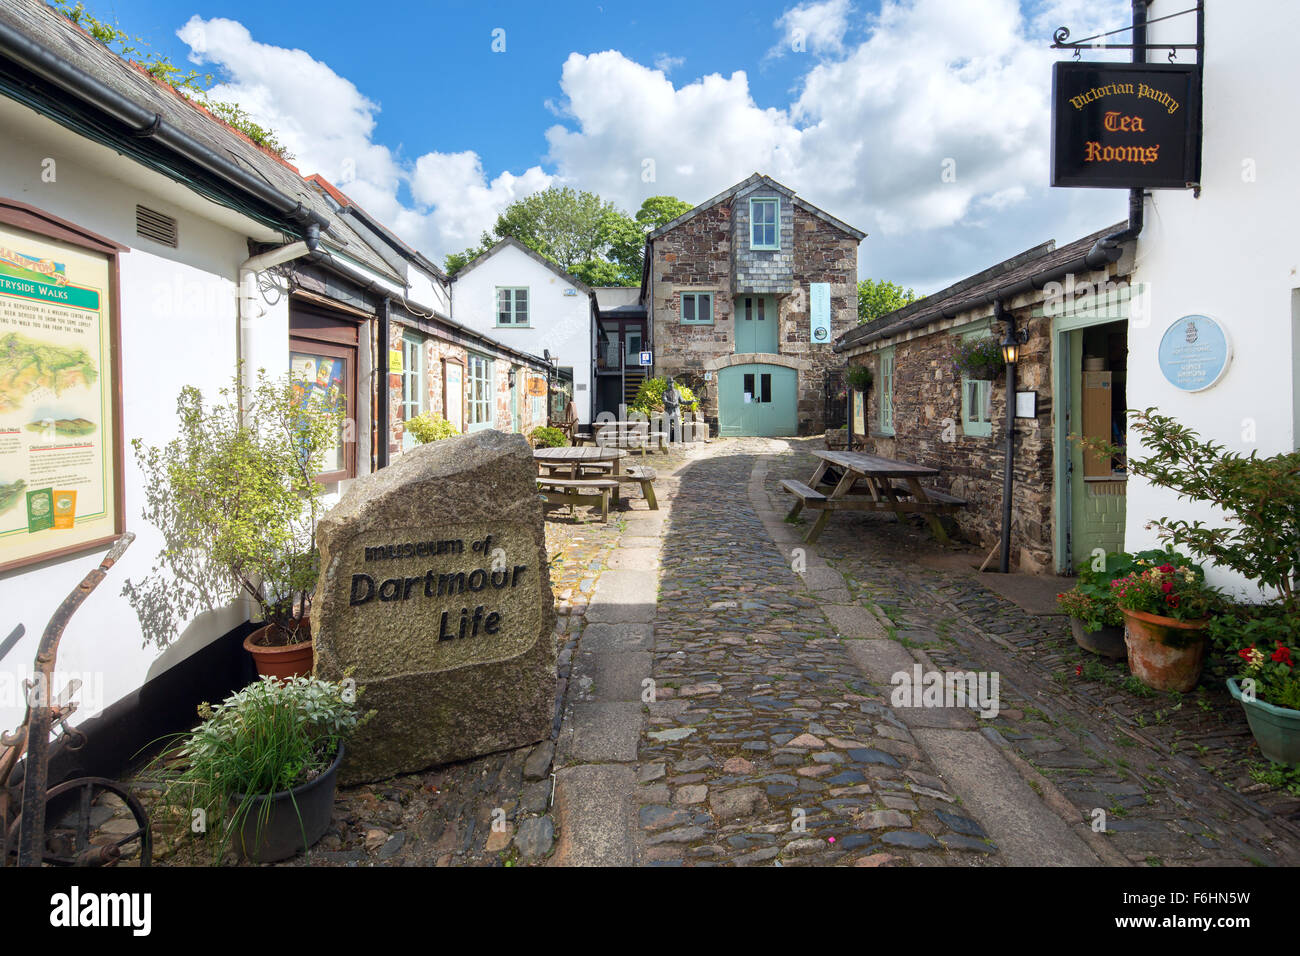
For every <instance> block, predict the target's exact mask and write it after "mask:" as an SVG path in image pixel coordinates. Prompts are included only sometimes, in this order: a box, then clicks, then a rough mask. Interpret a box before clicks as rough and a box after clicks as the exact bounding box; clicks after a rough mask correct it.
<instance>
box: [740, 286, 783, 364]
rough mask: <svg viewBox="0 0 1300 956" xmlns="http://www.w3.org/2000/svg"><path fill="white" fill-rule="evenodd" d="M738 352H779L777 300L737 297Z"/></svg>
mask: <svg viewBox="0 0 1300 956" xmlns="http://www.w3.org/2000/svg"><path fill="white" fill-rule="evenodd" d="M736 351H737V352H775V351H777V348H776V300H775V299H773V298H772V297H771V296H765V295H742V296H737V297H736Z"/></svg>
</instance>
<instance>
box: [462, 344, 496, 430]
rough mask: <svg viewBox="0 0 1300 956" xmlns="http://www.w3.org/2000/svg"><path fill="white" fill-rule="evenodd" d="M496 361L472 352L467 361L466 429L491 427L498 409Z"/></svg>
mask: <svg viewBox="0 0 1300 956" xmlns="http://www.w3.org/2000/svg"><path fill="white" fill-rule="evenodd" d="M495 364H496V363H495V362H494V361H493V360H492V359H490V358H488V357H487V356H486V355H476V354H475V353H473V352H470V353H469V354H468V355H467V356H466V362H465V366H466V367H465V430H466V431H467V432H476V431H479V430H480V429H483V428H491V427H492V423H493V419H494V418H495V414H494V413H495V411H496V404H497V400H496V391H495V389H494V388H493V381H492V367H493V366H494V365H495Z"/></svg>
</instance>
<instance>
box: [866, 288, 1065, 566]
mask: <svg viewBox="0 0 1300 956" xmlns="http://www.w3.org/2000/svg"><path fill="white" fill-rule="evenodd" d="M1016 320H1017V327H1019V328H1026V327H1027V328H1028V329H1029V330H1030V334H1029V340H1028V341H1027V342H1026V343H1025V345H1024V346H1023V347H1022V348H1021V351H1020V355H1021V361H1020V362H1019V364H1018V365H1017V382H1016V389H1017V390H1018V391H1036V392H1037V393H1038V417H1037V418H1035V419H1018V420H1017V421H1016V450H1015V458H1014V464H1013V470H1012V474H1013V476H1014V479H1015V490H1014V495H1013V498H1012V512H1011V514H1012V524H1011V563H1012V565H1013V566H1014V567H1018V568H1019V570H1021V571H1027V572H1033V573H1044V572H1050V571H1051V569H1052V568H1053V566H1054V554H1053V520H1052V512H1053V487H1054V480H1053V463H1052V391H1051V382H1052V379H1051V342H1050V325H1051V322H1050V319H1046V318H1042V317H1039V318H1031V317H1030V313H1029V310H1028V309H1025V310H1022V311H1020V312H1018V313H1017V315H1016ZM1002 330H1003V327H1002V326H1000V325H995V326H994V327H993V332H994V334H995V335H1000V334H1001V332H1002ZM958 344H959V339H958V336H957V335H954V334H952V333H951V332H949V331H947V330H944V331H938V332H934V333H931V334H928V335H922V336H919V337H917V338H914V339H911V340H909V341H905V342H900V343H898V344H897V345H896V346H895V347H894V392H893V396H894V436H893V437H887V436H884V435H882V434H880V405H879V398H880V396H879V389H880V384H881V381H880V363H879V351H874V352H869V353H867V354H865V355H862V356H858V357H855V358H854V359H852V360H851V361H852V364H864V365H867V366H869V367H870V368H871V369H872V371H873V373H874V375H875V380H874V382H873V383H872V386H871V390H870V392H869V393H868V394H867V430H868V436H869V437H868V439H867V450H868V451H869V452H872V453H874V454H879V455H884V456H886V457H889V458H901V459H903V460H905V461H913V462H917V463H918V464H922V465H929V466H932V467H935V468H939V469H940V474H939V475H938V476H937V477H936V478H933V479H927V480H923V482H922V483H923V484H925V485H927V486H929V487H934V488H938V489H940V490H943V491H947V492H949V493H951V494H954V495H957V496H958V497H960V498H964V499H965V500H966V503H967V504H966V507H965V508H964V509H962V510H961V511H959V512H958V513H957V514H956V515H955V519H956V521H957V524H958V526H959V527H960V528H961V531H962V533H963V535H965V536H966V537H967V538H969V539H971V540H973V541H976V542H978V543H979V544H980V545H981V546H983V547H984V548H992V547H993V546H994V545H995V544H996V543H997V541H998V539H999V536H1000V535H1001V528H1002V477H1003V462H1004V461H1005V456H1006V425H1007V420H1006V412H1007V403H1006V379H1005V376H1001V377H999V378H998V379H997V381H995V382H994V383H993V392H992V405H993V415H992V418H993V428H992V434H991V435H989V436H987V437H980V436H972V435H966V434H964V433H963V430H962V403H961V378H960V376H959V375H958V374H957V373H956V372H955V370H954V368H953V364H952V356H953V354H954V352H955V351H956V349H957V347H958Z"/></svg>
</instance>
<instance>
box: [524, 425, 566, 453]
mask: <svg viewBox="0 0 1300 956" xmlns="http://www.w3.org/2000/svg"><path fill="white" fill-rule="evenodd" d="M529 437H530V438H531V440H532V443H533V447H534V448H564V447H565V446H566V445H568V444H569V439H568V438H566V437H565V435H564V432H563V431H561V430H560V429H558V428H552V427H550V426H549V425H540V426H538V427H537V428H534V429H533V431H532V434H531V435H530V436H529Z"/></svg>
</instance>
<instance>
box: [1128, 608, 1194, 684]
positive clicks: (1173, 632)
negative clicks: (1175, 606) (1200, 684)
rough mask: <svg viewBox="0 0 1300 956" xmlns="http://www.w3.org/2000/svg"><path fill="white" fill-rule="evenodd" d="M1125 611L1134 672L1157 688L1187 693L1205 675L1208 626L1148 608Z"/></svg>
mask: <svg viewBox="0 0 1300 956" xmlns="http://www.w3.org/2000/svg"><path fill="white" fill-rule="evenodd" d="M1121 610H1122V611H1123V612H1124V643H1125V645H1127V647H1128V666H1129V670H1131V671H1132V672H1133V675H1134V676H1135V677H1136V678H1137V679H1138V680H1140V681H1141V682H1142V683H1144V684H1146V685H1147V686H1148V687H1150V688H1151V689H1153V690H1166V691H1177V692H1178V693H1180V694H1185V693H1187V692H1188V691H1189V690H1191V689H1192V688H1193V687H1195V686H1196V682H1197V681H1198V680H1200V679H1201V667H1202V666H1203V665H1204V664H1205V626H1206V625H1207V624H1208V623H1209V618H1205V619H1203V620H1200V621H1178V620H1175V619H1174V618H1172V617H1161V616H1160V615H1158V614H1148V613H1147V612H1146V611H1129V610H1126V609H1124V608H1121Z"/></svg>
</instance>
